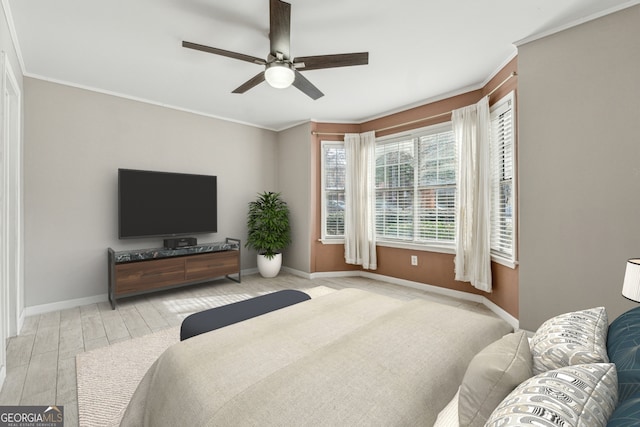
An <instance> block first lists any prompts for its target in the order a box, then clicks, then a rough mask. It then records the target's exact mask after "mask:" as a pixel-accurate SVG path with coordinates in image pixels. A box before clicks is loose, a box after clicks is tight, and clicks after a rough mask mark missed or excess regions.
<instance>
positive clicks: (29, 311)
mask: <svg viewBox="0 0 640 427" xmlns="http://www.w3.org/2000/svg"><path fill="white" fill-rule="evenodd" d="M108 300H109V299H108V297H107V294H101V295H94V296H92V297H86V298H76V299H70V300H66V301H58V302H52V303H49V304H40V305H32V306H31V307H27V308H26V309H25V310H24V312H25V316H35V315H37V314H44V313H49V312H52V311H58V310H66V309H67V308H74V307H79V306H81V305H87V304H97V303H101V302H105V301H108Z"/></svg>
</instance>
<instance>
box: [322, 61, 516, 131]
mask: <svg viewBox="0 0 640 427" xmlns="http://www.w3.org/2000/svg"><path fill="white" fill-rule="evenodd" d="M517 75H518V73H516V72H515V71H513V72H511V74H509V75H508V76H507V77H506V78H505V79H504V80H503V81H502V82H500V84H499V85H498V86H496V87H495V88H493V89H492V90H491V92H489V93H488V94H487V95H486V96H489V97H490V96H491V95H493V94H494V93H495V92H496V91H497V90H498V89H500V88H501V87H502V86H503V85H504V84H505V83H506V82H508V81H509V80H510V79H511V77H515V76H517ZM452 112H453V110H451V111H445V112H444V113H440V114H434V115H433V116H429V117H424V118H422V119H416V120H411V121H410V122H404V123H400V124H397V125H392V126H387V127H386V128H382V129H376V130H375V131H374V132H384V131H387V130H392V129H395V128H400V127H404V126H409V125H413V124H416V123H420V122H426V121H427V120H431V119H437V118H438V117H442V116H446V115H447V114H451V113H452ZM311 134H312V135H326V136H344V134H345V133H344V132H316V131H313V132H311Z"/></svg>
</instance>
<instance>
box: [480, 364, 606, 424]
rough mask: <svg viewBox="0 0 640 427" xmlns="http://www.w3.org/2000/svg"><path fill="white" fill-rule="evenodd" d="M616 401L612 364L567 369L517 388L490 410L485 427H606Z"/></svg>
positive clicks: (526, 382)
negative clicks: (491, 412)
mask: <svg viewBox="0 0 640 427" xmlns="http://www.w3.org/2000/svg"><path fill="white" fill-rule="evenodd" d="M617 401H618V375H617V372H616V365H615V364H613V363H593V364H588V365H575V366H567V367H565V368H561V369H556V370H552V371H547V372H544V373H542V374H540V375H537V376H535V377H533V378H531V379H528V380H527V381H525V382H523V383H522V384H520V385H519V386H518V387H516V389H515V390H514V391H512V392H511V393H510V394H509V395H508V396H507V397H506V398H505V399H504V400H503V401H502V403H500V405H498V407H497V408H496V410H495V411H493V414H491V416H490V417H489V420H488V421H487V424H486V427H498V426H528V425H532V426H547V425H554V426H556V425H557V426H565V427H577V426H589V427H605V426H606V425H607V420H608V419H609V417H610V416H611V413H612V412H613V410H614V409H615V407H616V403H617Z"/></svg>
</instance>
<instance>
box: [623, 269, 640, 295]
mask: <svg viewBox="0 0 640 427" xmlns="http://www.w3.org/2000/svg"><path fill="white" fill-rule="evenodd" d="M622 296H624V297H625V298H629V299H630V300H632V301H636V302H640V258H634V259H630V260H629V261H627V270H626V271H625V273H624V283H623V284H622Z"/></svg>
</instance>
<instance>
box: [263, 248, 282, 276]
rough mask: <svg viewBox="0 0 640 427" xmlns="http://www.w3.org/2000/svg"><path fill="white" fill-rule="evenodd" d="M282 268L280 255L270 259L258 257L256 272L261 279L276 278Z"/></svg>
mask: <svg viewBox="0 0 640 427" xmlns="http://www.w3.org/2000/svg"><path fill="white" fill-rule="evenodd" d="M280 267H282V254H276V256H274V257H273V258H271V259H268V258H267V257H265V256H264V255H258V271H259V272H260V275H261V276H262V277H276V276H277V275H278V273H279V272H280Z"/></svg>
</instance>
